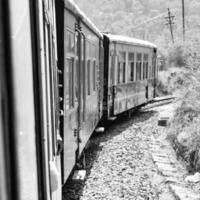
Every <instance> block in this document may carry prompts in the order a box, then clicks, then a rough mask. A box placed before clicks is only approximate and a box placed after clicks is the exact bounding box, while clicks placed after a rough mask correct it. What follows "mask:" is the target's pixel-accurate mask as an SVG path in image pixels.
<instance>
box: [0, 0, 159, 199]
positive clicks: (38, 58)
mask: <svg viewBox="0 0 200 200" xmlns="http://www.w3.org/2000/svg"><path fill="white" fill-rule="evenodd" d="M156 57H157V47H156V45H154V44H152V43H150V42H147V41H143V40H138V39H134V38H130V37H126V36H119V35H113V34H109V33H102V32H101V31H99V30H98V28H97V27H96V26H95V25H94V24H93V23H92V22H91V21H90V19H88V18H87V16H86V15H85V14H84V13H83V12H82V11H81V10H80V9H79V8H78V6H77V5H76V4H75V3H74V2H73V1H72V0H57V1H55V0H35V1H27V0H20V1H19V0H15V1H12V0H0V66H1V68H0V70H1V71H0V98H1V105H0V160H1V162H0V199H2V200H11V199H15V200H61V199H62V185H63V184H64V183H65V181H66V180H67V179H68V177H69V175H70V173H71V172H72V169H73V168H74V167H75V166H76V163H78V162H79V159H80V157H81V155H82V153H83V152H84V148H85V146H86V145H87V143H88V141H89V139H90V137H91V135H92V133H93V132H94V130H95V129H96V128H97V127H98V124H99V123H101V125H102V121H105V120H109V119H112V118H115V117H117V116H118V115H121V114H122V113H125V112H129V111H131V110H133V109H135V108H137V107H139V106H141V105H145V104H147V103H148V102H150V101H151V100H152V99H153V98H154V97H155V95H156V83H157V71H158V69H157V65H156Z"/></svg>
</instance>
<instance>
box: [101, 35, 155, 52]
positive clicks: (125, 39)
mask: <svg viewBox="0 0 200 200" xmlns="http://www.w3.org/2000/svg"><path fill="white" fill-rule="evenodd" d="M103 35H105V36H106V37H107V38H108V39H109V40H110V42H118V43H125V44H132V45H139V46H145V47H150V48H155V49H157V46H156V45H155V44H153V43H151V42H149V41H146V40H140V39H137V38H132V37H128V36H123V35H114V34H110V33H108V34H106V33H103Z"/></svg>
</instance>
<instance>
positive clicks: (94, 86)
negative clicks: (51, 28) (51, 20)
mask: <svg viewBox="0 0 200 200" xmlns="http://www.w3.org/2000/svg"><path fill="white" fill-rule="evenodd" d="M56 5H57V7H56V8H57V9H56V14H57V16H56V17H57V36H58V45H57V46H58V68H59V71H60V72H61V73H60V75H59V80H60V85H61V86H62V87H61V89H60V97H61V98H62V99H63V101H61V104H60V107H61V109H62V110H63V118H62V120H61V122H62V130H61V132H62V134H61V136H62V137H63V142H64V149H63V173H64V176H63V177H64V180H66V179H67V177H68V176H69V174H70V172H71V170H72V168H73V166H74V165H75V163H76V161H77V159H78V158H79V157H80V155H81V152H82V151H83V149H84V147H85V145H86V143H87V142H88V140H89V138H90V136H91V134H92V132H93V131H94V129H95V127H96V126H97V124H98V122H99V120H100V119H101V117H102V115H103V110H102V108H103V105H102V104H103V55H104V54H103V35H102V34H101V33H100V31H99V30H98V29H97V28H96V27H95V25H94V24H93V23H92V22H91V21H90V20H89V19H88V18H87V17H86V16H85V14H84V13H83V12H82V11H81V10H80V9H79V8H78V7H77V6H76V5H75V4H74V3H73V2H71V1H69V0H65V1H61V0H60V1H57V4H56Z"/></svg>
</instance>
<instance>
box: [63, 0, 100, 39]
mask: <svg viewBox="0 0 200 200" xmlns="http://www.w3.org/2000/svg"><path fill="white" fill-rule="evenodd" d="M64 2H65V8H67V9H69V10H70V11H71V12H72V13H74V14H75V15H76V16H78V17H80V19H81V20H82V21H83V22H84V23H85V24H86V25H87V26H88V27H89V28H90V29H91V30H92V31H93V32H95V33H96V34H97V35H98V36H99V37H100V38H102V39H103V34H102V33H101V32H100V31H99V29H98V28H97V27H96V26H95V25H94V24H93V23H92V21H91V20H90V19H89V18H88V17H87V16H86V15H85V13H84V12H83V11H81V10H80V8H79V7H78V6H77V5H76V3H75V2H74V1H73V0H64Z"/></svg>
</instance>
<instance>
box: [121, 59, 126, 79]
mask: <svg viewBox="0 0 200 200" xmlns="http://www.w3.org/2000/svg"><path fill="white" fill-rule="evenodd" d="M122 67H123V69H122V71H123V72H122V73H123V75H122V76H123V77H122V82H123V83H125V79H126V63H125V62H123V64H122Z"/></svg>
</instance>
